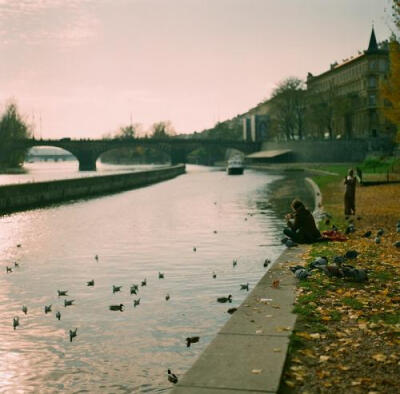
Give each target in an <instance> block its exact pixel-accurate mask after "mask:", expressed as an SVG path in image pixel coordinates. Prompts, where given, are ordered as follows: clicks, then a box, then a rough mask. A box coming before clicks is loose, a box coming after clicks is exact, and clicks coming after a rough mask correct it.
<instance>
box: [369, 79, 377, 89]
mask: <svg viewBox="0 0 400 394" xmlns="http://www.w3.org/2000/svg"><path fill="white" fill-rule="evenodd" d="M368 87H369V88H376V78H375V77H369V78H368Z"/></svg>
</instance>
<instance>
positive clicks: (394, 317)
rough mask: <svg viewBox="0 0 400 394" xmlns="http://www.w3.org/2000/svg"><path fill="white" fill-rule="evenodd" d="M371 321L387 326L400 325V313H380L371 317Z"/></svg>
mask: <svg viewBox="0 0 400 394" xmlns="http://www.w3.org/2000/svg"><path fill="white" fill-rule="evenodd" d="M371 321H373V322H378V321H383V322H385V323H387V324H400V312H397V313H380V314H378V315H374V316H372V317H371Z"/></svg>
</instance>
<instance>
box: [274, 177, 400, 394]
mask: <svg viewBox="0 0 400 394" xmlns="http://www.w3.org/2000/svg"><path fill="white" fill-rule="evenodd" d="M322 194H323V196H324V207H325V210H326V211H328V212H330V213H331V214H332V215H333V220H331V222H332V223H337V225H338V226H339V228H341V230H344V228H345V226H346V224H347V223H346V221H345V219H344V216H343V213H342V209H343V194H342V189H341V187H340V185H339V184H338V183H335V184H328V185H326V186H325V187H324V189H323V190H322ZM356 207H357V210H358V213H357V214H359V215H360V216H361V219H360V220H357V219H354V225H355V228H356V232H355V233H353V234H350V236H349V237H350V238H349V240H348V241H346V242H333V243H328V244H317V245H313V246H312V248H311V249H310V250H309V251H308V252H307V253H306V254H305V255H304V259H303V260H304V265H306V264H307V263H309V262H310V261H312V260H313V259H315V257H317V256H327V257H328V258H329V261H330V263H331V262H332V260H333V257H334V256H338V255H343V254H344V253H345V252H346V251H347V250H350V249H353V250H357V251H358V252H359V256H358V257H357V258H356V259H355V260H353V261H352V262H351V264H352V265H354V266H356V267H357V268H362V269H368V270H369V273H368V277H369V281H368V282H365V283H356V282H352V281H349V280H346V279H343V278H335V277H333V278H329V277H327V276H326V275H325V274H324V273H323V272H319V271H318V272H317V271H313V274H312V275H311V276H310V277H309V278H308V280H304V281H299V284H298V289H297V301H296V305H295V312H296V313H297V314H298V320H297V323H296V327H295V331H294V333H293V335H292V338H291V344H290V349H289V354H288V361H287V365H286V368H285V372H284V375H283V380H282V386H281V390H280V391H281V392H283V393H286V392H287V393H291V392H293V393H370V394H373V393H400V380H399V377H400V249H398V248H396V247H394V246H393V244H394V242H396V241H399V240H400V233H397V231H396V223H397V222H398V221H399V220H400V185H399V184H397V185H395V184H392V185H383V186H373V187H372V186H371V187H365V188H359V189H358V190H357V205H356ZM380 228H382V229H383V230H384V234H383V236H382V237H381V243H380V244H376V243H375V242H374V239H375V236H371V237H370V238H363V237H362V234H364V233H365V232H366V231H368V230H370V231H372V234H373V235H375V234H376V232H377V231H378V229H380Z"/></svg>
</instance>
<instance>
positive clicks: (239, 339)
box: [171, 246, 307, 394]
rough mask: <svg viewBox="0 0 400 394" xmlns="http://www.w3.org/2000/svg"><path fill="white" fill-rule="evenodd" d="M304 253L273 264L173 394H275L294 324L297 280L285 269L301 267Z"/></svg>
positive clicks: (292, 253) (299, 249) (296, 251)
mask: <svg viewBox="0 0 400 394" xmlns="http://www.w3.org/2000/svg"><path fill="white" fill-rule="evenodd" d="M306 248H307V246H298V247H295V248H292V249H288V250H286V251H285V252H284V253H283V254H282V255H281V256H280V257H279V258H278V259H277V260H276V261H275V263H274V265H273V267H272V268H271V269H270V270H269V271H268V272H267V273H266V274H265V275H264V277H263V278H262V279H261V280H260V281H259V282H258V284H257V286H256V287H255V288H254V289H253V291H252V292H251V293H250V294H249V295H248V297H247V298H246V299H245V301H244V302H243V303H242V304H241V306H240V307H239V308H238V310H237V311H236V312H235V313H234V314H233V315H232V317H231V318H230V319H229V320H228V322H227V323H226V324H225V325H224V327H223V328H222V329H221V330H220V331H219V333H218V334H217V336H216V338H215V339H214V340H213V341H212V342H211V343H210V345H209V346H208V347H207V348H206V350H205V351H204V352H203V353H202V354H201V356H200V357H199V358H198V359H197V361H196V362H195V364H194V365H193V366H192V367H191V368H190V370H189V371H188V372H187V373H186V374H185V375H184V376H183V377H182V378H181V379H180V382H179V383H178V384H177V386H176V387H175V388H174V389H173V390H172V391H171V394H228V393H232V394H240V393H243V394H245V393H276V392H277V390H278V388H279V383H280V379H281V374H282V370H283V366H284V363H285V358H286V353H287V348H288V344H289V336H290V334H291V333H292V330H293V327H294V324H295V321H296V315H295V314H293V313H292V309H293V303H294V300H295V288H296V280H295V278H294V276H293V274H292V273H291V272H290V271H289V270H288V267H287V266H288V264H287V263H288V261H290V262H291V263H296V262H300V261H301V255H302V254H303V252H305V250H306ZM274 280H279V286H278V287H277V288H274V287H273V286H272V283H273V282H274Z"/></svg>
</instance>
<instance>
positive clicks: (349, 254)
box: [344, 250, 358, 259]
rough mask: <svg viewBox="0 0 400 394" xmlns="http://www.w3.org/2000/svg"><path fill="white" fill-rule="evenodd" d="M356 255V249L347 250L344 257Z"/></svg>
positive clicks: (348, 257) (352, 257)
mask: <svg viewBox="0 0 400 394" xmlns="http://www.w3.org/2000/svg"><path fill="white" fill-rule="evenodd" d="M357 256H358V252H357V251H356V250H348V251H347V252H346V253H345V255H344V257H346V259H355V258H356V257H357Z"/></svg>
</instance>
